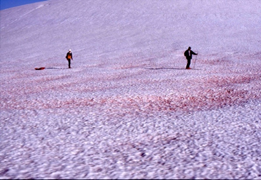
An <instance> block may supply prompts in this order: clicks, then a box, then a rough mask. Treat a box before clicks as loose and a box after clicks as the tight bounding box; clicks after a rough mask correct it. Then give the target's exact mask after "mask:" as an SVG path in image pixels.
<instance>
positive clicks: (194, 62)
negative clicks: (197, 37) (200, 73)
mask: <svg viewBox="0 0 261 180" xmlns="http://www.w3.org/2000/svg"><path fill="white" fill-rule="evenodd" d="M197 58H198V55H196V59H195V62H194V69H196V62H197Z"/></svg>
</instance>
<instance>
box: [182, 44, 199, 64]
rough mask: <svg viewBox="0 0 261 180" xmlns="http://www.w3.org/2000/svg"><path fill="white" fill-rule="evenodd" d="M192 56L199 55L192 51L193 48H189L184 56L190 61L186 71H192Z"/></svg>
mask: <svg viewBox="0 0 261 180" xmlns="http://www.w3.org/2000/svg"><path fill="white" fill-rule="evenodd" d="M192 54H194V55H198V54H197V53H194V52H193V51H192V50H191V47H188V49H187V50H186V51H185V52H184V56H186V59H187V61H188V62H187V66H186V69H191V68H190V67H189V66H190V63H191V59H192Z"/></svg>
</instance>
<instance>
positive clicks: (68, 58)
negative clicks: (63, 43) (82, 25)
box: [65, 49, 73, 68]
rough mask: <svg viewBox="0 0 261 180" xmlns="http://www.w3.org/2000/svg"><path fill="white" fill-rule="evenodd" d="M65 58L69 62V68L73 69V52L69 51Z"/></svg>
mask: <svg viewBox="0 0 261 180" xmlns="http://www.w3.org/2000/svg"><path fill="white" fill-rule="evenodd" d="M65 58H66V59H67V61H68V67H69V68H71V60H73V56H72V50H71V49H69V50H68V53H67V54H66V57H65Z"/></svg>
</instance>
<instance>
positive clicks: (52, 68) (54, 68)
mask: <svg viewBox="0 0 261 180" xmlns="http://www.w3.org/2000/svg"><path fill="white" fill-rule="evenodd" d="M45 69H68V68H62V67H46V68H45Z"/></svg>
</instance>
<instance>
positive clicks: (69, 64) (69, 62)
mask: <svg viewBox="0 0 261 180" xmlns="http://www.w3.org/2000/svg"><path fill="white" fill-rule="evenodd" d="M67 60H68V68H71V59H67Z"/></svg>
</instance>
